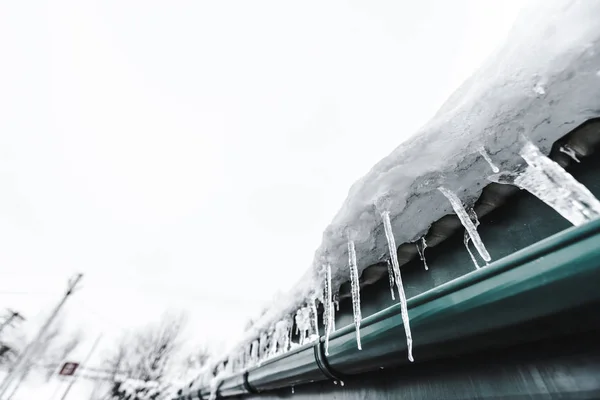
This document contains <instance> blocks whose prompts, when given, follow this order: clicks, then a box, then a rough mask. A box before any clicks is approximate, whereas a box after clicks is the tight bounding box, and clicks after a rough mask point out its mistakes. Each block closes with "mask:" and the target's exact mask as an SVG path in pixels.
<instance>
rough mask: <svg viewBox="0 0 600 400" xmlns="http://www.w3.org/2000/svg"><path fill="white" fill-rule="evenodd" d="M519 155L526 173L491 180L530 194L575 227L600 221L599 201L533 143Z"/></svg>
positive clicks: (491, 178) (495, 177) (497, 176)
mask: <svg viewBox="0 0 600 400" xmlns="http://www.w3.org/2000/svg"><path fill="white" fill-rule="evenodd" d="M519 154H520V155H521V157H523V159H524V160H525V162H526V163H527V167H526V168H525V169H524V170H522V171H521V172H517V173H506V172H505V173H500V174H497V175H493V176H491V177H490V178H489V179H490V180H492V181H494V182H497V183H504V184H513V185H516V186H518V187H520V188H521V189H525V190H527V191H528V192H530V193H531V194H533V195H534V196H536V197H537V198H539V199H540V200H542V201H543V202H544V203H546V204H547V205H548V206H550V207H552V208H553V209H554V210H555V211H556V212H558V213H559V214H560V215H562V216H563V217H564V218H565V219H566V220H568V221H569V222H571V223H572V224H573V225H575V226H577V225H581V224H584V223H586V222H589V221H591V220H594V219H596V218H599V217H600V201H598V199H597V198H596V197H595V196H594V195H593V194H592V192H590V191H589V190H588V189H587V188H586V187H585V186H584V185H582V184H581V183H579V182H578V181H577V180H576V179H575V178H573V176H572V175H571V174H569V173H568V172H567V171H565V170H564V169H563V168H562V167H561V166H560V165H558V164H557V163H555V162H554V161H552V160H551V159H549V158H548V157H546V156H545V155H544V154H543V153H542V152H541V151H540V150H539V149H538V148H537V147H536V146H535V145H534V144H533V143H531V142H529V141H528V142H526V143H525V145H524V146H523V148H522V149H521V151H520V153H519Z"/></svg>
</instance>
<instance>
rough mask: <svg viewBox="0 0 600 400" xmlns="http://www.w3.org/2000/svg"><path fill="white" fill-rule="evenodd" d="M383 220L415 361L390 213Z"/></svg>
mask: <svg viewBox="0 0 600 400" xmlns="http://www.w3.org/2000/svg"><path fill="white" fill-rule="evenodd" d="M381 218H382V219H383V227H384V230H385V237H386V238H387V242H388V248H389V251H390V259H391V260H392V272H393V275H394V280H395V281H396V287H397V288H398V297H399V298H400V311H401V313H402V324H403V325H404V333H405V334H406V346H407V348H408V359H409V360H410V361H414V358H413V355H412V333H411V332H410V319H409V317H408V305H407V303H406V295H405V293H404V285H403V284H402V276H401V275H400V264H399V263H398V254H397V253H396V249H397V247H396V239H394V232H393V231H392V223H391V221H390V213H389V211H384V212H382V213H381Z"/></svg>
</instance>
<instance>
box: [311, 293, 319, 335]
mask: <svg viewBox="0 0 600 400" xmlns="http://www.w3.org/2000/svg"><path fill="white" fill-rule="evenodd" d="M310 317H311V321H312V329H311V335H316V336H317V339H318V338H319V314H318V312H317V299H312V301H311V302H310ZM311 340H312V339H311Z"/></svg>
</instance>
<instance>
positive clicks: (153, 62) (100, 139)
mask: <svg viewBox="0 0 600 400" xmlns="http://www.w3.org/2000/svg"><path fill="white" fill-rule="evenodd" d="M518 3H520V1H518V0H513V1H508V2H507V1H505V2H499V1H492V0H489V1H486V0H470V1H469V0H461V1H457V0H454V1H445V0H427V1H411V2H408V1H395V0H390V1H362V2H358V1H301V2H291V1H281V0H274V1H258V0H254V1H210V2H209V1H200V0H194V1H183V0H182V1H149V0H144V1H123V0H119V1H108V0H103V1H97V2H88V1H82V0H74V1H53V2H51V6H49V5H48V4H46V3H42V2H39V3H36V2H35V1H34V2H29V1H4V2H1V3H0V57H1V59H0V60H1V61H0V270H1V275H0V307H5V306H6V307H12V308H15V309H17V310H20V311H22V312H23V313H25V315H26V316H29V317H30V319H33V320H35V319H36V318H37V317H38V316H39V315H41V314H40V313H41V312H42V313H43V312H47V310H48V309H49V308H50V307H51V306H52V305H53V304H54V303H55V302H56V301H57V300H58V297H59V296H60V294H61V292H62V291H63V289H64V286H65V284H66V281H67V279H68V277H69V276H70V275H71V274H73V273H74V272H77V271H80V272H82V273H84V274H85V277H84V280H83V288H82V290H81V291H80V292H78V293H77V294H76V295H75V296H74V297H73V300H72V301H71V303H70V304H69V306H68V310H67V311H68V315H69V317H70V319H71V320H73V321H80V323H81V324H84V325H86V326H88V325H89V324H94V326H95V327H97V329H103V330H108V331H110V332H113V333H114V332H117V331H118V330H119V329H121V328H127V327H132V326H137V325H139V324H142V323H144V322H146V321H150V320H152V319H153V318H156V315H157V314H160V312H162V310H164V309H167V308H176V309H177V308H184V309H186V310H188V311H189V313H190V315H191V319H192V321H191V323H190V328H191V330H192V331H193V332H194V334H193V336H194V340H195V341H198V342H200V341H204V340H208V341H210V342H213V343H214V342H217V341H223V340H226V341H230V340H231V339H235V338H236V336H239V333H240V330H241V328H242V325H243V323H244V322H245V321H246V319H247V317H249V316H251V315H252V314H255V313H256V312H257V311H258V309H259V308H260V306H261V304H264V303H265V302H268V301H269V299H270V298H272V296H273V295H274V294H275V292H276V291H277V290H283V291H285V290H287V289H288V288H290V287H291V286H292V285H293V284H294V283H295V282H296V281H297V279H299V277H300V276H301V275H302V274H303V272H304V271H305V270H306V269H307V268H308V267H309V266H310V262H311V260H312V257H313V253H314V251H315V249H316V248H317V247H318V245H319V243H320V240H321V233H322V232H323V230H324V228H325V227H326V226H327V224H328V223H329V221H330V220H331V219H332V218H333V216H334V214H335V213H336V211H337V210H338V208H339V206H340V205H341V203H342V202H343V200H344V198H345V196H346V194H347V191H348V189H349V187H350V185H351V184H352V183H353V182H354V181H355V180H357V179H358V178H359V177H360V176H361V175H363V174H365V173H366V172H367V171H368V170H369V168H370V167H371V166H372V165H373V164H374V163H376V162H377V161H378V160H380V159H381V158H383V157H385V156H386V155H387V154H389V153H390V152H391V151H392V150H393V149H394V148H395V147H396V146H397V145H398V144H400V143H401V142H402V141H403V140H404V139H405V138H407V137H408V136H410V135H411V134H412V133H414V131H415V130H416V129H417V128H418V127H420V126H421V125H423V124H424V123H425V122H426V121H427V120H428V119H429V118H430V117H431V116H432V115H433V113H434V112H435V111H436V110H437V108H438V107H439V106H440V105H441V103H442V102H443V101H444V100H445V98H447V97H448V95H449V94H450V93H451V92H452V90H453V89H455V88H456V87H457V86H458V85H459V84H460V83H461V82H462V81H463V80H464V79H465V78H467V77H468V76H469V75H470V73H471V72H472V71H473V69H474V68H475V67H476V66H477V65H479V64H480V63H481V62H482V60H483V59H484V58H485V56H486V55H487V54H489V53H490V52H491V51H492V50H493V49H494V47H495V46H496V45H497V44H498V43H499V42H501V41H502V39H503V37H504V36H505V34H506V32H507V30H508V28H509V26H510V24H511V22H512V20H513V18H514V16H515V14H516V10H517V4H518ZM94 329H96V328H94ZM91 335H93V333H91Z"/></svg>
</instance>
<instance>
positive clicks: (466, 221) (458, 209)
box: [438, 186, 492, 262]
mask: <svg viewBox="0 0 600 400" xmlns="http://www.w3.org/2000/svg"><path fill="white" fill-rule="evenodd" d="M438 190H439V191H440V192H442V194H443V195H444V196H446V198H447V199H448V201H450V204H451V205H452V208H453V209H454V212H455V213H456V215H457V216H458V218H459V219H460V222H461V223H462V224H463V226H464V227H465V229H466V230H467V232H468V233H469V236H470V237H471V240H472V241H473V244H474V245H475V248H476V249H477V252H478V253H479V255H480V256H481V258H483V259H484V260H485V261H486V262H489V261H490V260H491V259H492V257H490V253H488V251H487V249H486V248H485V245H484V244H483V242H482V241H481V237H480V236H479V233H477V228H476V227H475V225H474V224H473V221H471V218H470V217H469V214H467V211H466V210H465V208H464V207H463V204H462V202H461V201H460V199H459V198H458V196H457V195H456V194H455V193H454V192H451V191H450V190H448V189H446V188H445V187H443V186H440V187H439V188H438Z"/></svg>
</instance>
